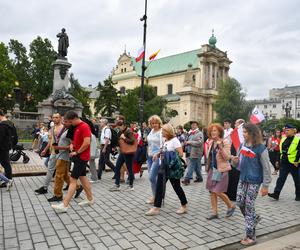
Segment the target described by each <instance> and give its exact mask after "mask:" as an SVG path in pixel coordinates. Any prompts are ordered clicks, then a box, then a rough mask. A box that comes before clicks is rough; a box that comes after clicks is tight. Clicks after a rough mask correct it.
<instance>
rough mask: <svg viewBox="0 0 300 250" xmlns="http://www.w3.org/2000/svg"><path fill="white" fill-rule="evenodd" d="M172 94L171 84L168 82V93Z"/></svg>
mask: <svg viewBox="0 0 300 250" xmlns="http://www.w3.org/2000/svg"><path fill="white" fill-rule="evenodd" d="M172 94H173V85H172V84H168V95H172Z"/></svg>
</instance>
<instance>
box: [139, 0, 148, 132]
mask: <svg viewBox="0 0 300 250" xmlns="http://www.w3.org/2000/svg"><path fill="white" fill-rule="evenodd" d="M140 21H141V22H144V34H143V49H144V55H143V60H142V77H141V93H140V100H139V123H140V126H141V129H142V123H143V120H144V82H145V70H146V66H145V53H146V31H147V0H145V14H144V15H143V17H142V18H140ZM141 132H143V131H141Z"/></svg>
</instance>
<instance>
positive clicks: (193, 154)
mask: <svg viewBox="0 0 300 250" xmlns="http://www.w3.org/2000/svg"><path fill="white" fill-rule="evenodd" d="M198 126H199V125H198V122H196V121H192V122H191V130H190V131H189V134H188V137H187V139H186V141H185V143H184V144H185V148H186V158H187V165H188V171H187V173H186V175H185V177H184V180H183V181H182V183H183V184H184V185H189V184H190V180H191V179H193V172H194V171H195V172H196V175H197V177H196V180H195V181H194V182H202V181H203V178H202V174H201V158H202V154H203V133H202V132H201V131H200V130H199V128H198Z"/></svg>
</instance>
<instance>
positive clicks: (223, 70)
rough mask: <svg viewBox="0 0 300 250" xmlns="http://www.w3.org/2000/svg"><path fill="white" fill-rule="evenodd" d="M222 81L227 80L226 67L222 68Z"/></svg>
mask: <svg viewBox="0 0 300 250" xmlns="http://www.w3.org/2000/svg"><path fill="white" fill-rule="evenodd" d="M222 79H223V81H224V80H225V67H223V68H222Z"/></svg>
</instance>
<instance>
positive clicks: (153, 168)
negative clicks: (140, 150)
mask: <svg viewBox="0 0 300 250" xmlns="http://www.w3.org/2000/svg"><path fill="white" fill-rule="evenodd" d="M148 122H149V124H150V127H151V131H150V133H149V135H148V136H147V143H148V158H147V166H148V172H149V180H150V183H151V190H152V197H151V198H150V199H149V200H148V201H147V202H146V203H147V204H153V203H154V197H155V192H156V180H157V174H158V170H159V157H157V154H158V153H159V152H160V149H161V148H162V145H163V138H162V131H161V125H162V121H161V119H160V118H159V116H157V115H153V116H151V117H150V118H149V120H148Z"/></svg>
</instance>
